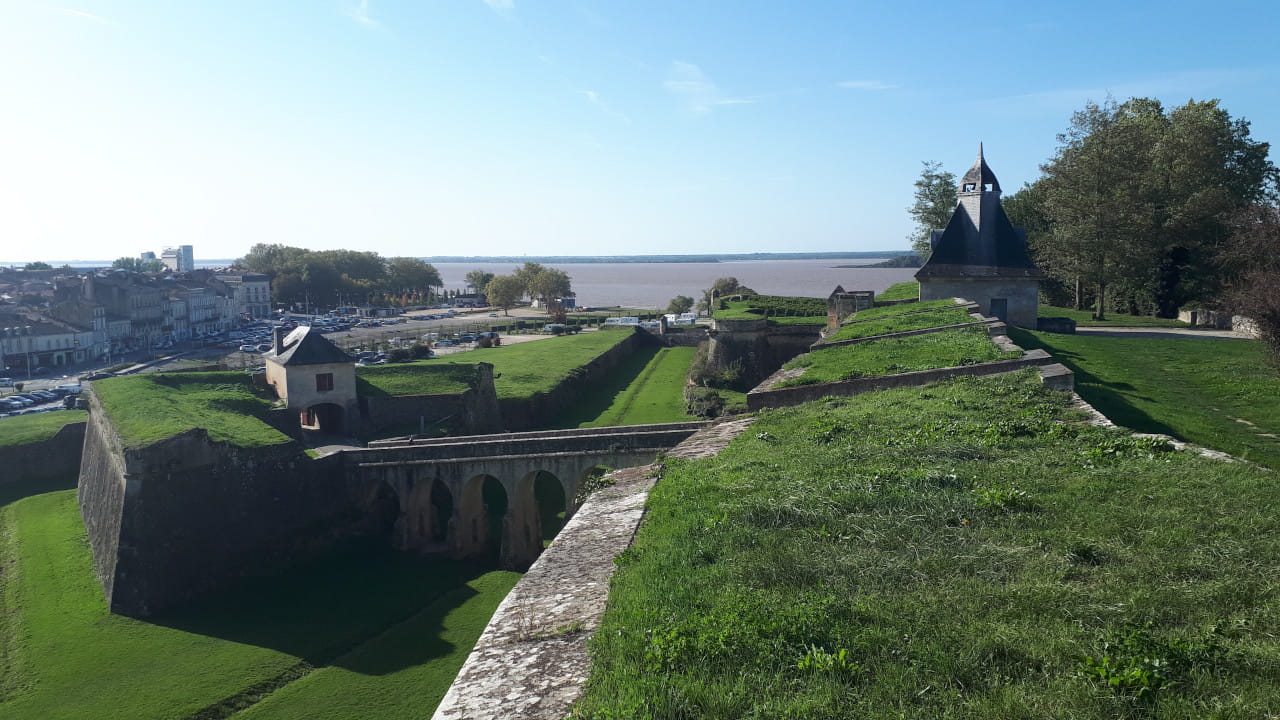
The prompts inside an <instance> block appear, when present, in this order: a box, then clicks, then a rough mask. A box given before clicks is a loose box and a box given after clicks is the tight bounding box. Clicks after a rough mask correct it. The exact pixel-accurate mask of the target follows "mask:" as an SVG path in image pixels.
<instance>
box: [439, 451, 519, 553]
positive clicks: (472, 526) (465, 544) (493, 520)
mask: <svg viewBox="0 0 1280 720" xmlns="http://www.w3.org/2000/svg"><path fill="white" fill-rule="evenodd" d="M510 505H511V502H510V500H509V498H508V497H507V490H506V488H505V487H503V484H502V482H501V481H500V480H498V479H497V478H495V477H494V476H492V475H489V474H487V473H481V474H478V475H474V476H472V477H471V478H470V479H468V480H467V481H466V483H464V484H463V486H462V491H461V492H460V493H458V497H457V498H456V501H455V509H454V522H455V523H456V526H455V529H454V544H453V547H454V553H455V554H456V555H458V556H459V557H464V558H479V559H481V560H489V561H492V562H499V561H500V559H501V558H502V555H503V552H502V550H503V547H504V545H505V538H504V535H505V534H506V533H504V530H505V527H504V526H505V525H507V524H508V523H507V521H506V518H507V515H508V508H509V507H510Z"/></svg>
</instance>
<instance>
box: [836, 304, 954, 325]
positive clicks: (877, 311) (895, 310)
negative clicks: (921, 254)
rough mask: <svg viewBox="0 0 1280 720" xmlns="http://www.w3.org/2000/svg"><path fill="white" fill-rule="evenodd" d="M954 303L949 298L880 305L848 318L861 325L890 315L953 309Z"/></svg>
mask: <svg viewBox="0 0 1280 720" xmlns="http://www.w3.org/2000/svg"><path fill="white" fill-rule="evenodd" d="M955 306H956V302H955V300H952V299H951V298H944V299H942V300H925V301H924V302H917V303H902V304H900V305H881V306H880V307H873V308H867V309H866V310H861V311H859V312H857V313H854V315H853V317H852V318H850V322H853V323H861V322H867V321H868V320H876V319H879V318H886V317H890V316H892V315H906V314H908V313H917V312H920V311H921V310H936V309H938V308H945V307H955Z"/></svg>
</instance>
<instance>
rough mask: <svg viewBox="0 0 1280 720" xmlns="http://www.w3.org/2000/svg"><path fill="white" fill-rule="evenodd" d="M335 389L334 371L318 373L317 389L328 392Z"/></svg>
mask: <svg viewBox="0 0 1280 720" xmlns="http://www.w3.org/2000/svg"><path fill="white" fill-rule="evenodd" d="M332 389H333V373H320V374H319V375H316V391H317V392H326V391H328V390H332Z"/></svg>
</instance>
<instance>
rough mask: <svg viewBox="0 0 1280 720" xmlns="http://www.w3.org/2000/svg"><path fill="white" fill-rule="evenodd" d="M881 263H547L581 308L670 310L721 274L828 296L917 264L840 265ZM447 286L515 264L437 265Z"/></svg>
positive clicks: (898, 277) (893, 279)
mask: <svg viewBox="0 0 1280 720" xmlns="http://www.w3.org/2000/svg"><path fill="white" fill-rule="evenodd" d="M876 262H880V261H879V260H876V259H857V260H847V259H846V260H744V261H738V262H719V263H564V264H559V265H556V264H549V263H548V264H547V266H548V267H554V268H557V269H560V270H564V271H565V272H566V273H568V274H569V277H570V278H571V280H572V282H573V290H574V292H575V293H576V294H577V299H578V305H579V306H580V307H600V306H615V305H616V306H621V307H635V308H665V307H666V306H667V303H668V302H669V301H670V300H671V298H673V297H675V296H677V295H688V296H689V297H692V298H694V299H695V300H696V299H698V298H699V297H701V296H702V291H703V290H704V289H706V288H708V287H711V284H712V283H713V282H715V280H716V278H722V277H736V278H738V282H740V283H742V284H743V285H746V286H747V287H749V288H751V289H752V290H755V291H756V292H758V293H761V294H763V295H796V296H803V297H823V298H825V297H826V296H828V295H830V294H831V291H832V290H833V289H835V287H836V285H841V286H843V287H844V289H845V290H873V291H875V292H882V291H883V290H884V289H885V288H887V287H889V286H890V285H893V284H894V283H899V282H904V281H907V280H911V279H912V275H913V274H914V273H915V269H914V268H836V267H834V266H836V265H862V264H867V265H869V264H872V263H876ZM435 267H436V269H437V270H439V271H440V275H441V277H442V279H443V280H444V284H445V287H447V288H462V287H463V286H464V285H465V284H466V279H465V276H466V274H467V273H468V272H470V271H471V270H475V269H477V268H478V269H482V270H484V271H486V272H491V273H494V274H498V275H503V274H507V273H510V272H511V271H512V270H514V269H515V268H516V267H518V266H517V265H514V264H510V263H494V264H484V263H480V264H476V263H471V264H467V263H435Z"/></svg>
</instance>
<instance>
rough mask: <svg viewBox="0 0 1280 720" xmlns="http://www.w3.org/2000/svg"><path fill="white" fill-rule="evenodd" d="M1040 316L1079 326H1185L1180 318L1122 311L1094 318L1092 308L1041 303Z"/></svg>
mask: <svg viewBox="0 0 1280 720" xmlns="http://www.w3.org/2000/svg"><path fill="white" fill-rule="evenodd" d="M1039 313H1040V317H1065V318H1071V319H1072V320H1075V321H1076V325H1077V326H1079V327H1187V324H1186V323H1184V322H1182V321H1181V320H1168V319H1165V318H1156V317H1148V316H1146V315H1125V314H1123V313H1107V319H1106V320H1094V319H1093V311H1092V310H1072V309H1071V308H1061V307H1055V306H1053V305H1041V306H1040V307H1039Z"/></svg>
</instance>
